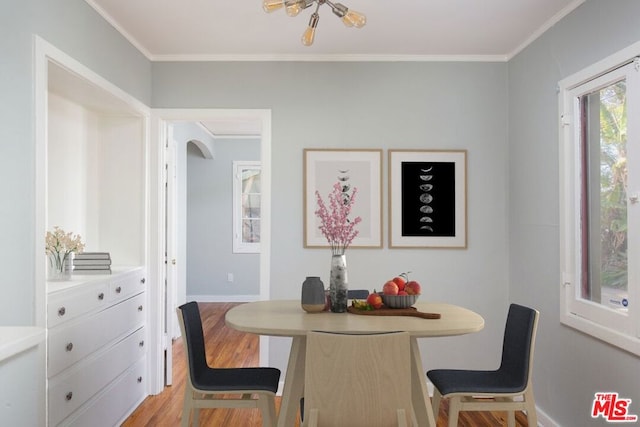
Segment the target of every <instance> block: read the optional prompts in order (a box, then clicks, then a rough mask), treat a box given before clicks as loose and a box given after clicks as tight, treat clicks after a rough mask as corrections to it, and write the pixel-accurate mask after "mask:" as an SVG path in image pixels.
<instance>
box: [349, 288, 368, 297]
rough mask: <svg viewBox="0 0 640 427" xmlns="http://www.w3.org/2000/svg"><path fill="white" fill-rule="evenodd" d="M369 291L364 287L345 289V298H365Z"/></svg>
mask: <svg viewBox="0 0 640 427" xmlns="http://www.w3.org/2000/svg"><path fill="white" fill-rule="evenodd" d="M368 296H369V291H368V290H366V289H349V290H348V291H347V298H349V299H367V297H368Z"/></svg>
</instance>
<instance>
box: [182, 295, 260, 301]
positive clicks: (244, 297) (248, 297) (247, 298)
mask: <svg viewBox="0 0 640 427" xmlns="http://www.w3.org/2000/svg"><path fill="white" fill-rule="evenodd" d="M259 300H260V295H187V301H197V302H252V301H259Z"/></svg>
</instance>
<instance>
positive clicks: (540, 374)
mask: <svg viewBox="0 0 640 427" xmlns="http://www.w3.org/2000/svg"><path fill="white" fill-rule="evenodd" d="M638 17H640V2H638V1H637V0H615V1H605V0H588V1H587V2H585V3H584V4H583V5H582V6H581V7H579V8H578V9H576V10H575V11H574V12H573V13H572V14H571V15H569V16H568V17H567V18H565V19H563V20H562V21H561V22H560V23H559V24H557V25H556V26H554V27H553V28H551V29H550V30H549V31H547V32H546V33H545V34H544V35H542V37H540V38H539V39H538V40H536V41H535V42H534V43H533V44H532V45H530V46H529V47H528V48H527V49H525V50H524V51H523V52H521V53H520V54H519V55H518V56H517V57H515V58H514V59H512V60H511V61H510V62H509V106H510V108H509V168H510V170H509V193H508V194H509V253H510V262H509V267H510V268H509V283H510V287H509V296H510V299H512V300H514V301H521V302H524V303H527V304H531V305H534V306H536V307H538V308H539V309H540V311H541V320H540V331H539V334H538V342H537V348H536V363H535V370H534V375H535V377H534V378H535V392H536V401H537V403H538V405H539V407H540V408H542V410H544V411H545V412H546V413H547V414H548V415H549V416H550V417H551V418H553V419H554V420H555V421H556V422H558V423H559V424H560V425H563V426H588V425H594V426H595V425H598V426H600V425H603V420H602V419H598V420H593V419H591V417H590V410H591V404H592V402H593V398H594V393H595V392H597V391H617V392H618V393H620V395H621V397H625V398H630V399H632V401H633V403H632V405H631V412H632V413H634V414H638V413H640V406H639V405H640V377H639V376H638V368H639V367H640V364H639V360H638V357H636V356H633V355H631V354H629V353H626V352H624V351H621V350H618V349H616V348H615V347H612V346H610V345H608V344H605V343H603V342H601V341H598V340H596V339H593V338H590V337H589V336H587V335H584V334H582V333H580V332H578V331H576V330H573V329H571V328H568V327H566V326H563V325H561V324H560V319H559V310H560V308H559V294H560V290H559V286H560V266H559V253H558V251H559V229H558V222H559V206H558V201H559V193H558V173H559V171H558V161H559V160H558V155H559V154H558V148H559V142H558V115H559V113H558V98H557V93H556V85H557V83H558V81H559V80H561V79H563V78H565V77H567V76H568V75H571V74H573V73H575V72H577V71H579V70H581V69H582V68H584V67H586V66H588V65H590V64H592V63H594V62H597V61H599V60H601V59H604V58H605V57H607V56H609V55H611V54H613V53H615V52H616V51H618V50H621V49H623V48H625V47H627V46H629V45H631V44H633V43H635V42H637V41H638V40H640V26H639V25H638V22H639V21H638ZM638 53H640V52H638ZM634 120H638V118H637V117H636V118H635V119H634Z"/></svg>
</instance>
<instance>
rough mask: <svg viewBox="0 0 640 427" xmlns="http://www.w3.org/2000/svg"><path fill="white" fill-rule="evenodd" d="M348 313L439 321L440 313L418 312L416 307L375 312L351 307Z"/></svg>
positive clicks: (385, 308) (377, 310) (348, 308)
mask: <svg viewBox="0 0 640 427" xmlns="http://www.w3.org/2000/svg"><path fill="white" fill-rule="evenodd" d="M347 311H348V312H349V313H353V314H362V315H365V316H412V317H420V318H422V319H439V318H440V313H423V312H421V311H418V309H417V308H415V307H409V308H389V307H384V306H382V308H378V309H375V310H360V309H357V308H355V307H354V306H352V305H350V306H348V307H347Z"/></svg>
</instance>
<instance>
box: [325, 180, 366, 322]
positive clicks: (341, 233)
mask: <svg viewBox="0 0 640 427" xmlns="http://www.w3.org/2000/svg"><path fill="white" fill-rule="evenodd" d="M343 190H344V188H343V186H342V185H341V183H340V182H336V183H335V185H334V186H333V189H332V191H331V193H329V207H328V208H327V205H326V204H325V202H324V201H323V200H322V197H321V196H320V193H319V192H318V191H316V199H317V203H318V210H316V212H315V214H316V215H317V216H318V218H319V219H320V226H319V227H318V228H319V229H320V231H321V232H322V234H323V235H324V237H326V239H327V241H328V242H329V247H330V248H331V273H330V276H329V297H330V299H331V311H332V312H334V313H343V312H345V311H346V310H347V298H348V296H347V295H348V289H349V285H348V279H347V259H346V255H345V251H346V250H347V248H348V247H349V245H350V244H351V243H352V242H353V239H354V238H355V237H356V236H357V235H358V230H356V225H358V224H359V223H360V222H361V221H362V218H360V217H359V216H358V217H356V218H354V219H350V218H349V215H350V214H351V208H352V206H353V204H354V202H355V200H356V194H357V193H358V189H357V188H355V187H354V189H353V192H352V193H351V194H346V193H345V192H344V191H343Z"/></svg>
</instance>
